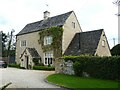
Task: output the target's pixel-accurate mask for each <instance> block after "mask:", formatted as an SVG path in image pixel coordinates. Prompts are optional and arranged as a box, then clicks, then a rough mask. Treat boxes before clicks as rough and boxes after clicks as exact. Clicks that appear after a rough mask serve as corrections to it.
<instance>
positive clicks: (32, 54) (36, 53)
mask: <svg viewBox="0 0 120 90" xmlns="http://www.w3.org/2000/svg"><path fill="white" fill-rule="evenodd" d="M27 49H28V52H29V53H30V55H31V56H32V57H33V58H40V55H39V54H38V52H37V50H36V49H35V48H27Z"/></svg>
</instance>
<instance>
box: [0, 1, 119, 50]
mask: <svg viewBox="0 0 120 90" xmlns="http://www.w3.org/2000/svg"><path fill="white" fill-rule="evenodd" d="M114 1H115V0H0V31H3V32H5V33H8V32H10V31H11V30H12V29H14V30H15V33H14V34H17V33H19V32H20V30H22V29H23V28H24V27H25V25H26V24H28V23H32V22H36V21H40V20H42V19H43V12H44V11H46V10H48V11H49V12H50V17H52V16H56V15H59V14H63V13H66V12H69V11H72V10H73V11H74V12H75V14H76V16H77V19H78V21H79V23H80V26H81V28H82V31H83V32H84V31H91V30H97V29H104V31H105V34H106V36H107V39H108V42H109V45H110V48H112V47H113V46H114V41H113V38H115V44H117V43H118V17H117V16H116V15H115V14H116V13H117V12H118V7H117V6H116V5H114V4H113V2H114ZM47 5H48V6H47Z"/></svg>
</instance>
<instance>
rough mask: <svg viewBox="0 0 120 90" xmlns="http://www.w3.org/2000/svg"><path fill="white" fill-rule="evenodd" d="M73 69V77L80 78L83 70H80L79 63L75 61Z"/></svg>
mask: <svg viewBox="0 0 120 90" xmlns="http://www.w3.org/2000/svg"><path fill="white" fill-rule="evenodd" d="M73 68H74V72H75V75H77V76H82V73H83V69H82V66H81V64H80V62H78V61H76V62H75V63H74V64H73Z"/></svg>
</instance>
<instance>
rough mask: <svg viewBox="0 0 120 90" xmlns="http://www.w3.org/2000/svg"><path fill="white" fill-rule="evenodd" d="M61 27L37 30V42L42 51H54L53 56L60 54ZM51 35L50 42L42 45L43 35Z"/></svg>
mask: <svg viewBox="0 0 120 90" xmlns="http://www.w3.org/2000/svg"><path fill="white" fill-rule="evenodd" d="M62 35H63V28H62V27H51V28H47V29H44V30H41V31H40V32H39V37H40V38H39V40H38V41H39V44H41V47H42V49H43V52H47V51H51V50H53V51H54V57H60V56H61V55H62ZM45 36H52V44H50V45H44V37H45Z"/></svg>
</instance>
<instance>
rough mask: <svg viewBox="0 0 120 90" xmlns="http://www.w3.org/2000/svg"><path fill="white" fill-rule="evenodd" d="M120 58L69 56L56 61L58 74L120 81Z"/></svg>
mask: <svg viewBox="0 0 120 90" xmlns="http://www.w3.org/2000/svg"><path fill="white" fill-rule="evenodd" d="M119 67H120V57H118V56H117V57H115V56H114V57H97V56H67V57H63V58H59V59H56V60H55V71H56V73H64V74H69V75H74V74H75V75H77V76H89V77H93V78H100V79H111V80H120V69H119Z"/></svg>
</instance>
